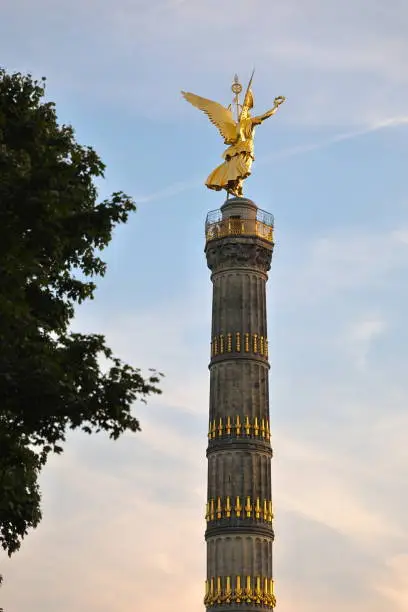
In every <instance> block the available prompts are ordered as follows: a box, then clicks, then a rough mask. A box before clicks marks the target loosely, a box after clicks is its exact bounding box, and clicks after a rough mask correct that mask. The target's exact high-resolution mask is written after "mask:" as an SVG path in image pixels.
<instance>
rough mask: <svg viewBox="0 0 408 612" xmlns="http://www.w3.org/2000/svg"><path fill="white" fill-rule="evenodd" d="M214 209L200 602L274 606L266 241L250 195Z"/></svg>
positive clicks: (210, 241)
mask: <svg viewBox="0 0 408 612" xmlns="http://www.w3.org/2000/svg"><path fill="white" fill-rule="evenodd" d="M221 212H222V216H221V218H220V220H219V223H218V226H217V227H213V226H211V228H210V231H211V233H210V234H209V233H207V244H206V256H207V263H208V267H209V268H210V270H211V272H212V275H211V280H212V283H213V308H212V332H211V361H210V366H209V368H210V407H209V428H208V438H209V442H208V449H207V457H208V498H207V508H206V520H207V530H206V541H207V581H206V596H205V604H206V606H207V608H208V609H209V610H213V609H217V610H220V608H221V609H222V608H224V607H225V608H228V610H229V611H230V612H235V611H236V612H239V611H241V610H242V609H243V608H245V610H247V611H248V612H251V611H252V610H255V609H257V610H259V608H266V609H271V608H273V607H274V605H275V598H274V595H273V572H272V542H273V538H274V533H273V528H272V520H273V507H272V491H271V456H272V449H271V445H270V419H269V388H268V374H269V361H268V339H267V320H266V281H267V278H268V276H267V272H268V270H269V268H270V263H271V258H272V250H273V242H272V231H271V232H270V234H266V235H267V238H265V227H264V226H265V225H266V224H263V223H262V222H261V223H260V222H259V221H258V213H257V207H256V206H255V205H254V204H253V202H251V201H250V200H246V199H244V198H233V199H231V200H227V202H226V203H225V204H224V206H223V207H222V209H221ZM271 229H272V228H271ZM209 236H210V239H208V237H209Z"/></svg>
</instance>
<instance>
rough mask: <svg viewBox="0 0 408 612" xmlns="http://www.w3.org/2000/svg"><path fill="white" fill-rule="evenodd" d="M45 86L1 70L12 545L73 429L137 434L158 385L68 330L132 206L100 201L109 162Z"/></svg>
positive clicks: (1, 305)
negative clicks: (140, 415)
mask: <svg viewBox="0 0 408 612" xmlns="http://www.w3.org/2000/svg"><path fill="white" fill-rule="evenodd" d="M44 95H45V91H44V79H43V82H42V83H39V82H38V81H34V80H33V79H32V77H31V75H26V76H24V75H21V74H19V73H17V74H12V75H9V74H7V73H6V71H5V70H2V69H0V347H1V348H0V542H1V544H2V546H3V548H4V549H5V550H6V551H7V552H8V554H9V555H11V554H12V553H13V552H15V551H16V550H18V548H19V547H20V544H21V539H22V538H23V537H24V535H26V534H27V531H28V529H29V528H32V527H36V526H37V525H38V523H39V521H40V520H41V510H40V491H39V487H38V482H37V479H38V475H39V472H40V470H41V468H42V467H43V466H44V464H45V463H46V460H47V457H48V456H49V454H50V453H52V452H54V453H60V452H62V449H63V443H64V441H65V436H66V432H67V431H68V430H69V429H76V428H80V429H82V430H83V431H85V432H87V433H93V432H99V431H105V432H107V433H108V434H109V436H110V437H111V438H113V439H116V438H118V437H119V436H120V435H121V434H122V433H123V432H125V431H132V432H136V431H138V430H139V429H140V427H139V422H138V421H137V419H136V418H135V417H134V416H133V415H132V411H131V407H132V404H133V402H134V401H135V400H141V401H145V399H146V397H147V396H149V395H150V394H152V393H160V389H159V388H158V386H157V385H158V383H159V380H160V377H161V374H160V373H157V372H155V371H154V370H152V371H150V373H149V375H148V377H147V378H144V377H143V376H142V374H141V372H140V370H138V369H135V368H133V367H131V366H130V365H127V364H124V363H122V362H121V361H120V360H119V359H117V358H116V357H114V356H113V354H112V352H111V350H110V349H109V348H108V347H107V346H106V344H105V339H104V337H103V336H101V335H83V334H74V333H72V332H71V331H70V328H69V325H70V322H71V321H72V318H73V316H74V308H75V306H76V305H77V304H80V303H81V302H83V301H84V300H86V299H92V298H93V294H94V290H95V283H94V282H93V279H94V278H95V277H97V276H103V275H104V273H105V270H106V265H105V263H104V262H103V261H102V259H101V258H100V256H99V255H100V251H101V250H103V248H104V247H106V246H107V245H108V244H109V242H110V240H111V238H112V231H113V228H114V227H115V225H117V224H119V223H125V222H126V221H127V219H128V215H129V213H131V212H132V211H134V210H135V205H134V203H133V201H132V199H131V198H129V197H128V196H127V195H125V194H123V193H122V192H117V193H114V194H113V195H112V196H111V198H110V199H108V200H105V201H103V202H100V203H97V190H96V187H95V184H94V180H95V179H96V178H98V177H103V172H104V164H103V163H102V162H101V160H100V159H99V157H98V156H97V154H96V153H95V151H94V150H93V149H92V148H90V147H84V146H81V145H79V144H78V143H77V142H76V140H75V137H74V131H73V129H72V127H70V126H67V125H58V122H57V116H56V112H55V106H54V104H53V103H51V102H46V101H45V100H44ZM101 361H103V362H104V363H108V364H110V365H109V366H108V368H104V369H103V368H102V367H101Z"/></svg>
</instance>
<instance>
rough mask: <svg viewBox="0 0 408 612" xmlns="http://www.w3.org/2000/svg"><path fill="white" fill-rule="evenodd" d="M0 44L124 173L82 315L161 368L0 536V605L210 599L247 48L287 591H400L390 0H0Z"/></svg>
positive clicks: (403, 79)
mask: <svg viewBox="0 0 408 612" xmlns="http://www.w3.org/2000/svg"><path fill="white" fill-rule="evenodd" d="M0 7H1V19H0V64H1V65H3V66H4V67H5V68H6V69H7V70H8V71H10V72H12V71H21V72H23V73H26V72H30V73H31V74H32V75H33V76H35V77H36V78H40V77H42V76H46V77H47V83H48V84H47V97H48V99H51V100H54V101H55V102H56V105H57V113H58V117H59V120H60V122H61V123H70V124H72V125H73V126H74V128H75V130H76V136H77V139H78V141H79V142H80V143H81V144H84V145H91V146H93V147H94V148H95V149H96V151H97V152H98V153H99V155H100V156H101V158H102V159H103V161H104V162H105V163H106V165H107V170H106V178H105V180H104V181H103V182H101V183H100V197H101V199H102V198H104V197H107V196H108V195H109V194H110V193H112V192H113V191H118V190H123V191H125V192H126V193H128V194H129V195H132V196H133V197H134V198H135V200H136V203H137V206H138V209H137V212H136V213H135V214H134V215H132V217H131V218H130V220H129V222H128V223H127V224H126V226H124V227H120V228H118V229H117V230H116V231H115V232H114V237H113V241H112V244H111V245H110V246H109V248H108V249H107V250H106V252H105V260H106V261H107V263H108V271H107V274H106V276H105V278H104V279H102V280H101V281H100V282H99V283H98V290H97V292H96V297H95V300H94V301H93V302H91V303H89V304H86V305H83V306H81V307H79V308H78V309H77V312H76V317H75V321H74V324H73V328H74V329H75V330H76V331H82V332H95V333H103V334H105V335H106V338H107V342H108V344H109V345H110V346H111V347H112V348H113V349H114V351H115V353H116V354H117V355H118V356H119V357H121V358H122V359H124V360H127V361H128V362H129V363H131V364H133V365H134V366H136V367H141V368H142V369H143V370H144V371H145V372H146V371H147V368H149V367H154V368H157V369H158V370H160V371H162V372H164V373H165V375H166V376H165V379H164V381H163V384H162V389H163V394H162V395H161V396H160V397H157V398H153V399H152V400H151V401H149V403H148V405H147V406H144V405H143V404H136V405H135V407H134V413H135V414H136V415H137V416H138V418H139V419H140V422H141V426H142V432H140V433H137V434H132V435H126V436H124V437H123V438H121V439H120V440H118V441H116V442H112V441H110V440H109V439H108V438H107V437H106V436H104V435H103V434H101V435H99V436H95V437H88V436H86V435H85V434H84V435H81V434H79V433H78V434H75V435H72V434H71V435H70V436H69V437H68V440H67V443H66V449H65V452H64V454H63V455H62V456H59V457H54V458H52V459H51V460H50V462H49V464H48V466H47V467H46V469H45V470H44V472H43V475H42V478H41V486H42V492H43V501H42V507H43V521H42V523H41V524H40V526H39V527H38V528H37V529H36V530H35V531H33V532H30V534H29V535H28V536H27V538H26V539H25V541H24V543H23V546H22V548H21V551H19V552H18V553H17V554H15V555H14V556H13V557H12V558H11V560H8V559H7V557H6V556H5V555H2V556H0V571H1V572H2V573H3V574H4V578H5V580H4V586H3V587H2V588H1V593H0V594H1V597H0V602H1V605H3V606H4V608H5V611H6V612H25V611H27V610H30V612H72V610H78V611H82V610H84V611H85V610H86V611H87V612H108V611H109V612H113V611H114V612H133V611H134V610H143V609H148V610H150V611H151V612H174V611H175V610H180V609H186V610H187V609H188V610H190V612H199V611H200V610H203V609H204V607H203V603H202V598H203V593H204V580H205V559H206V557H205V555H206V551H205V543H204V530H205V522H204V507H205V502H206V459H205V449H206V443H207V438H206V433H207V412H208V391H209V374H208V369H207V366H208V361H209V343H210V323H211V321H210V317H211V283H210V275H209V270H208V269H207V267H206V262H205V257H204V252H203V249H204V221H205V216H206V214H207V212H208V211H210V210H213V209H217V208H219V207H220V206H221V205H222V204H223V201H224V197H223V195H222V194H221V193H217V192H211V191H209V190H206V189H205V187H204V185H203V183H204V181H205V178H206V177H207V175H208V174H209V172H210V171H211V170H212V169H213V168H214V167H215V166H216V165H218V163H220V156H221V154H222V152H223V143H222V141H221V139H220V136H219V134H218V133H217V131H216V129H215V128H214V127H213V126H212V125H210V124H209V122H208V120H207V118H206V117H205V115H203V114H201V113H200V112H199V111H198V110H197V109H194V108H193V107H191V106H190V105H188V104H187V103H186V102H185V101H184V100H183V98H182V97H181V95H180V90H186V91H192V92H194V93H197V94H199V95H202V96H205V97H208V98H212V99H214V100H217V101H219V102H222V103H223V104H226V105H227V104H229V103H230V101H231V96H232V94H231V90H230V86H231V83H232V80H233V76H234V74H235V73H236V72H237V73H238V75H239V76H240V78H241V80H242V82H243V83H244V84H245V83H246V81H247V79H248V78H249V76H250V74H251V71H252V68H253V67H255V68H256V72H255V77H254V86H253V89H254V97H255V112H257V113H261V112H264V111H265V110H267V109H268V108H270V107H271V106H272V103H273V99H274V98H275V96H278V95H285V96H286V97H287V101H286V102H285V104H283V105H282V106H281V107H280V109H279V111H278V113H277V114H276V115H275V116H274V117H272V118H271V119H270V120H268V121H267V122H265V123H264V124H263V125H262V126H261V127H260V128H258V131H257V134H256V139H255V155H256V161H255V163H254V165H253V174H252V176H251V177H250V178H249V179H248V180H247V181H246V185H245V195H247V196H248V197H250V198H251V199H252V200H254V201H255V202H256V203H257V205H258V206H259V207H260V208H262V209H265V210H267V211H269V212H272V213H273V214H274V216H275V236H276V246H275V252H274V258H273V264H272V269H271V273H270V279H269V282H268V298H267V299H268V327H269V331H268V335H269V347H270V359H271V372H270V386H271V402H270V410H271V428H272V436H273V438H272V439H273V447H274V453H275V457H274V459H273V497H274V508H275V532H276V541H275V547H274V567H275V581H276V582H275V586H276V589H275V590H276V595H277V599H278V606H279V608H278V609H279V610H280V611H281V612H293V611H294V610H296V611H301V612H312V611H313V612H326V611H327V610H328V609H329V610H330V611H331V612H345V611H347V612H357V611H358V612H383V610H385V609H386V610H392V611H393V612H406V610H407V609H408V586H407V584H408V582H407V579H406V576H407V574H408V527H407V521H406V515H407V510H408V487H407V484H408V446H407V444H406V439H407V431H408V410H407V406H408V381H407V375H406V373H407V366H408V363H407V350H406V347H407V345H408V328H407V325H406V312H407V302H408V285H407V282H406V279H407V273H408V208H407V204H408V182H407V173H406V167H407V162H408V146H407V137H408V107H407V100H408V72H407V68H406V58H407V56H408V38H407V36H406V32H407V29H408V4H407V2H406V0H388V2H385V1H384V0H381V1H379V0H343V2H338V1H337V0H285V2H276V1H275V0H252V1H251V2H248V1H245V2H244V1H243V0H234V1H233V0H223V1H222V2H220V1H219V0H217V1H216V0H70V1H69V2H68V1H67V0H64V1H62V0H36V2H33V1H32V0H1V1H0Z"/></svg>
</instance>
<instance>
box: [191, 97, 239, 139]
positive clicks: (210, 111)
mask: <svg viewBox="0 0 408 612" xmlns="http://www.w3.org/2000/svg"><path fill="white" fill-rule="evenodd" d="M181 93H182V95H183V96H184V98H185V99H186V100H187V102H190V104H192V105H193V106H195V107H196V108H199V109H200V110H202V111H204V112H205V114H206V115H207V116H208V118H209V119H210V121H211V123H213V124H214V125H215V126H216V127H217V128H218V130H219V132H220V134H221V136H222V137H223V138H224V141H225V144H233V143H234V142H235V141H236V139H237V124H236V122H235V120H234V117H233V116H232V112H231V111H230V110H229V109H228V108H225V106H222V104H219V103H218V102H213V101H212V100H207V98H202V97H201V96H196V94H193V93H189V92H187V91H182V92H181Z"/></svg>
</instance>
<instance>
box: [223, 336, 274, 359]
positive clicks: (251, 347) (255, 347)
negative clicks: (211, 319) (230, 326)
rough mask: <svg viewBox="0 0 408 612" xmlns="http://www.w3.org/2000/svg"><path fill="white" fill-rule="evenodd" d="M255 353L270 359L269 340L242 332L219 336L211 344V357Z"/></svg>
mask: <svg viewBox="0 0 408 612" xmlns="http://www.w3.org/2000/svg"><path fill="white" fill-rule="evenodd" d="M232 352H236V353H255V354H257V355H261V357H268V340H267V338H265V337H264V336H260V335H259V334H249V333H245V334H241V333H240V332H235V333H228V334H218V335H217V336H215V337H214V338H213V339H212V342H211V357H216V356H217V355H225V353H232Z"/></svg>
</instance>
